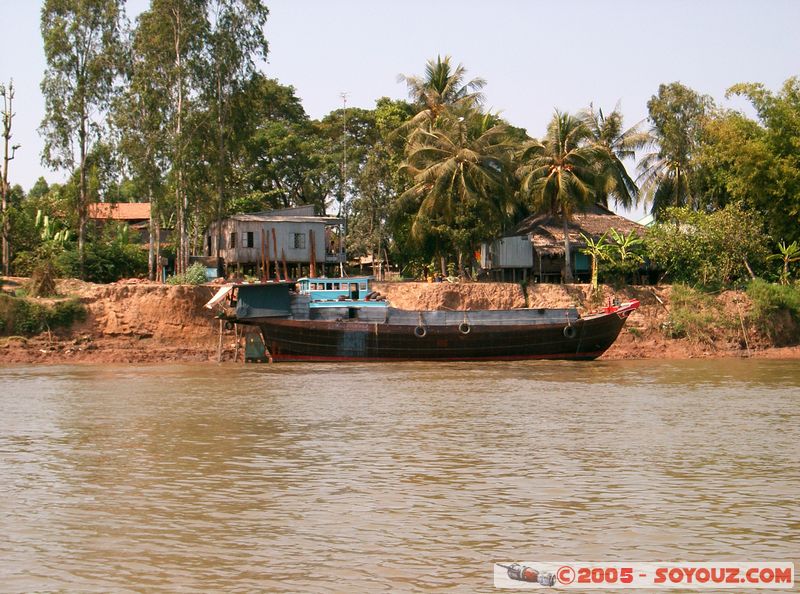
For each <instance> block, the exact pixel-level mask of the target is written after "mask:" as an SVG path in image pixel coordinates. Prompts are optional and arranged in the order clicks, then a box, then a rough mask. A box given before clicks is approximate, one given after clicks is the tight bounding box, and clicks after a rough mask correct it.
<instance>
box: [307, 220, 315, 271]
mask: <svg viewBox="0 0 800 594" xmlns="http://www.w3.org/2000/svg"><path fill="white" fill-rule="evenodd" d="M308 243H309V252H308V253H309V263H308V267H309V270H308V273H309V274H308V275H309V276H310V277H311V278H315V277H316V276H317V244H316V242H315V241H314V230H313V229H309V230H308Z"/></svg>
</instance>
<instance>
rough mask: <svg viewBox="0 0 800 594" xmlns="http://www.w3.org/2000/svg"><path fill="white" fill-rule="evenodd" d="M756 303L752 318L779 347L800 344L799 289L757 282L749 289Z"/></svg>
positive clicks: (750, 295) (759, 280) (754, 303)
mask: <svg viewBox="0 0 800 594" xmlns="http://www.w3.org/2000/svg"><path fill="white" fill-rule="evenodd" d="M747 295H748V296H749V297H750V300H751V301H752V302H753V309H752V311H751V312H750V318H751V320H752V321H753V323H754V324H755V325H756V326H758V327H759V328H760V329H762V330H763V331H765V332H766V333H767V335H768V336H769V337H770V338H771V339H772V340H773V341H774V342H775V344H776V345H778V346H784V345H788V344H797V343H798V342H800V332H799V331H800V286H798V285H794V286H792V285H776V284H772V283H768V282H766V281H764V280H761V279H756V280H754V281H753V282H751V283H750V284H749V285H747Z"/></svg>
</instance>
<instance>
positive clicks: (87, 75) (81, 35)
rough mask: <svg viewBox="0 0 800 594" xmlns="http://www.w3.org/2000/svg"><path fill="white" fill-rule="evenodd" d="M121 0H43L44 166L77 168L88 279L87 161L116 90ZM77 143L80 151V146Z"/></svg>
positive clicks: (81, 254) (81, 246) (82, 250)
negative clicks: (103, 116) (86, 249)
mask: <svg viewBox="0 0 800 594" xmlns="http://www.w3.org/2000/svg"><path fill="white" fill-rule="evenodd" d="M123 4H124V2H123V0H45V2H44V7H43V8H42V18H41V30H42V38H43V40H44V53H45V58H46V60H47V70H46V71H45V74H44V79H43V80H42V85H41V86H42V93H43V95H44V99H45V117H44V120H43V121H42V125H41V127H40V133H41V135H42V137H43V138H44V140H45V146H44V151H43V153H42V159H43V161H44V162H45V163H46V164H47V165H49V166H51V167H53V168H60V169H67V170H70V171H72V170H74V169H75V168H76V167H77V169H78V176H79V179H78V192H77V194H78V195H77V200H76V203H77V214H78V254H79V259H80V267H81V274H82V275H83V274H84V261H85V245H84V244H85V238H86V221H87V210H88V203H89V194H88V187H87V179H86V174H87V156H88V155H89V152H90V150H91V147H92V144H93V142H95V141H96V140H97V139H98V138H99V137H100V136H101V134H102V130H103V127H104V126H103V119H102V115H103V112H104V111H105V110H106V108H107V107H108V104H109V101H110V99H111V97H112V95H113V93H114V91H115V85H114V83H115V81H116V79H117V75H118V72H119V65H120V52H121V48H122V45H121V38H120V35H121V30H120V29H121V24H122V21H123V19H124V9H123ZM76 144H77V146H76Z"/></svg>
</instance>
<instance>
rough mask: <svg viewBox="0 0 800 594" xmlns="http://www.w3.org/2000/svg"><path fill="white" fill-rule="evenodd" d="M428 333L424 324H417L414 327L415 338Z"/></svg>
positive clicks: (422, 336) (423, 336)
mask: <svg viewBox="0 0 800 594" xmlns="http://www.w3.org/2000/svg"><path fill="white" fill-rule="evenodd" d="M427 334H428V331H427V330H426V329H425V326H417V327H416V328H414V336H416V337H417V338H425V336H426V335H427Z"/></svg>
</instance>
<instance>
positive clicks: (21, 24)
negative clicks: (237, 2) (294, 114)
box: [0, 0, 800, 216]
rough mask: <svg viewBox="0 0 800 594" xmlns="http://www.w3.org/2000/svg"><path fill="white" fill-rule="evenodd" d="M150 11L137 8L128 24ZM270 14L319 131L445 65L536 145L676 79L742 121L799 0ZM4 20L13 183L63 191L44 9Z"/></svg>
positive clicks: (272, 30)
mask: <svg viewBox="0 0 800 594" xmlns="http://www.w3.org/2000/svg"><path fill="white" fill-rule="evenodd" d="M148 4H149V2H148V1H147V0H129V2H128V6H127V12H128V16H129V17H130V18H131V19H133V18H135V17H136V15H138V14H139V13H140V12H141V11H142V10H144V9H145V8H146V7H147V6H148ZM268 7H269V9H270V16H269V19H268V22H267V26H266V36H267V39H268V40H269V43H270V47H269V56H268V61H267V63H266V64H261V65H260V67H261V69H262V71H263V72H264V73H265V74H266V75H267V76H269V77H273V78H277V79H278V80H279V81H280V82H281V83H283V84H291V85H293V86H295V87H296V89H297V94H298V95H299V96H300V97H301V99H302V101H303V105H304V107H305V109H306V111H307V112H308V113H309V115H310V116H311V117H314V118H321V117H323V116H325V115H326V114H327V113H329V112H330V111H332V110H334V109H338V108H340V107H341V106H342V98H341V96H340V94H341V93H342V92H347V93H348V106H356V107H364V108H371V107H374V104H375V100H376V99H378V98H379V97H381V96H389V97H392V98H405V97H406V95H407V88H406V85H405V83H404V82H401V81H398V79H397V76H398V74H401V73H402V74H408V75H414V74H418V73H419V70H420V65H421V64H424V63H425V61H426V60H428V59H430V58H431V57H432V56H435V55H437V54H442V55H445V54H449V55H451V56H453V59H454V61H456V62H459V63H462V64H463V65H464V66H465V67H466V68H467V69H468V76H469V77H482V78H484V79H486V81H487V85H486V87H485V89H484V94H485V96H486V105H487V107H489V108H491V109H493V110H495V111H499V112H500V113H501V115H502V116H503V117H504V118H505V119H506V120H508V121H509V122H511V123H513V124H514V125H516V126H520V127H524V128H526V129H527V131H528V133H529V134H531V135H533V136H542V135H543V134H544V133H545V128H546V126H547V123H548V122H549V121H550V120H551V118H552V115H553V110H554V109H556V108H557V109H560V110H562V111H570V112H574V111H578V110H579V109H581V108H584V107H586V106H587V105H588V104H589V103H590V102H592V103H593V104H594V105H595V106H596V107H602V108H603V109H604V110H609V111H610V110H611V109H612V108H613V107H614V105H615V104H616V103H617V102H618V101H620V102H621V111H622V113H623V114H624V115H625V121H626V124H627V125H632V124H634V123H635V122H636V121H638V120H640V119H643V118H644V117H645V116H646V115H647V101H648V100H649V99H650V97H651V96H652V95H654V94H655V93H656V92H657V90H658V85H659V84H661V83H668V82H672V81H675V80H679V81H681V82H682V83H684V84H685V85H687V86H689V87H691V88H693V89H695V90H696V91H698V92H700V93H703V94H708V95H711V96H712V97H713V98H714V99H715V100H716V101H717V104H718V105H720V106H722V107H734V108H745V107H746V102H745V101H744V100H742V99H736V98H734V99H732V100H725V99H724V94H725V90H726V89H727V88H728V87H730V86H732V85H734V84H736V83H739V82H761V83H763V84H764V85H765V86H766V87H767V88H768V89H772V90H777V89H779V88H780V85H781V84H782V83H783V81H784V80H786V79H787V78H789V77H790V76H792V75H797V74H798V71H797V60H796V57H797V56H798V55H800V36H797V35H796V31H795V28H796V25H797V23H798V22H800V2H796V1H794V0H771V1H770V2H763V3H759V2H752V1H750V2H746V1H737V0H706V1H704V2H692V1H689V0H686V1H663V2H658V3H652V2H640V1H637V0H630V1H619V2H610V3H599V2H596V1H592V0H586V1H570V2H561V3H553V2H543V1H542V2H540V1H523V0H513V1H512V0H498V1H497V2H492V3H486V2H478V1H473V0H437V1H436V2H430V1H422V0H408V1H406V2H403V3H395V2H388V1H386V2H376V1H375V0H339V1H337V2H330V1H329V0H305V1H298V0H275V1H273V2H269V3H268ZM0 10H1V11H2V13H3V14H4V15H5V16H6V22H7V23H10V24H11V25H10V26H8V27H7V28H6V31H5V32H4V41H5V43H4V51H3V52H2V53H0V79H2V81H3V82H6V83H7V82H8V80H9V79H11V78H13V79H14V85H15V88H16V101H15V107H16V109H15V111H16V114H17V115H16V118H15V120H14V142H15V143H19V144H21V145H22V148H21V149H20V150H19V151H18V152H17V156H16V159H15V160H14V161H13V162H12V164H11V168H10V175H9V182H10V183H11V184H12V185H13V184H16V183H18V184H20V185H22V186H23V188H25V189H28V188H30V187H31V186H32V185H33V183H34V182H35V180H36V179H37V178H38V177H39V176H40V175H44V176H45V177H46V178H47V179H48V180H50V181H63V179H62V176H63V173H61V172H58V173H56V172H52V171H50V170H48V169H46V168H45V167H43V166H42V165H41V164H40V159H41V152H42V146H43V142H42V140H41V139H40V138H39V137H38V134H37V132H36V130H37V128H38V127H39V125H40V123H41V120H42V117H43V115H44V101H43V99H42V96H41V92H40V90H39V84H40V82H41V80H42V75H43V72H44V54H43V48H42V40H41V35H40V31H39V20H40V11H41V3H40V2H37V1H33V0H0ZM750 113H752V112H750ZM635 214H636V213H632V216H635Z"/></svg>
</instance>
